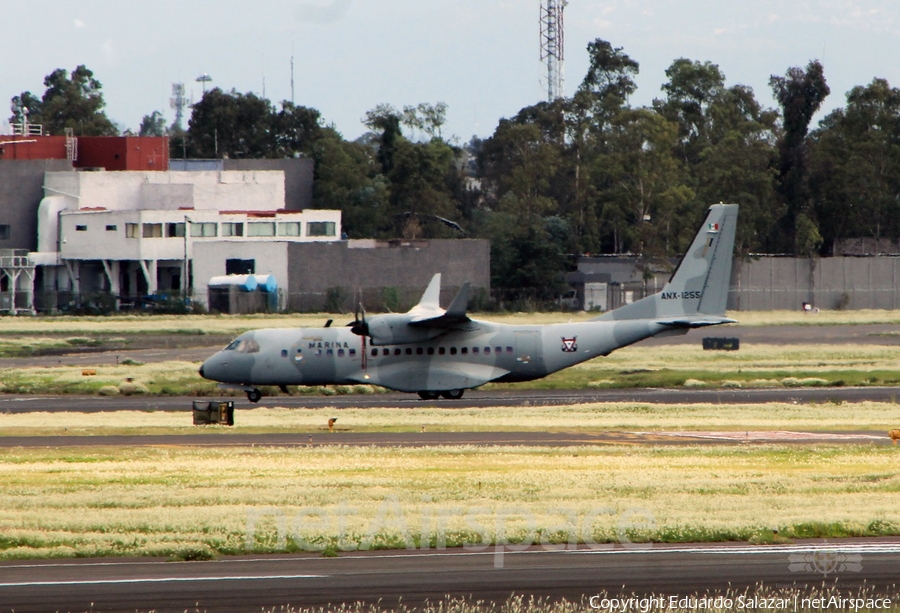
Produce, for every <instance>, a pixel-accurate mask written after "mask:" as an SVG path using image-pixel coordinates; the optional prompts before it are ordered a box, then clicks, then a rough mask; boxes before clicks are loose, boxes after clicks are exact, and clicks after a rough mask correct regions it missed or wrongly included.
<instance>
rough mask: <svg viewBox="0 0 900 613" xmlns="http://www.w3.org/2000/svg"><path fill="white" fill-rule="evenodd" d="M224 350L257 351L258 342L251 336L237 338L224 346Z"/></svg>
mask: <svg viewBox="0 0 900 613" xmlns="http://www.w3.org/2000/svg"><path fill="white" fill-rule="evenodd" d="M225 350H226V351H237V352H238V353H259V343H257V342H256V341H255V340H253V339H252V338H238V339H235V340H234V341H232V343H231V344H230V345H228V346H227V347H225Z"/></svg>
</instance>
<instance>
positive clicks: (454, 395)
mask: <svg viewBox="0 0 900 613" xmlns="http://www.w3.org/2000/svg"><path fill="white" fill-rule="evenodd" d="M463 391H464V390H446V391H443V392H441V396H443V397H444V398H446V399H447V400H459V399H460V398H462V396H463Z"/></svg>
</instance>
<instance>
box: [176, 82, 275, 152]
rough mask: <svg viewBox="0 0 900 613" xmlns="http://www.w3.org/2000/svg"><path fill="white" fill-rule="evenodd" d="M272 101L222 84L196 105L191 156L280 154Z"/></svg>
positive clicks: (207, 93)
mask: <svg viewBox="0 0 900 613" xmlns="http://www.w3.org/2000/svg"><path fill="white" fill-rule="evenodd" d="M274 117H275V112H274V109H273V108H272V103H271V102H269V101H268V100H265V99H263V98H260V97H258V96H257V95H256V94H254V93H247V94H241V93H238V92H236V91H235V90H231V92H223V91H222V90H221V89H219V88H218V87H216V88H214V89H211V90H210V91H208V92H206V94H205V95H204V96H203V99H202V100H200V102H198V103H197V104H195V105H194V110H193V112H192V113H191V119H190V122H189V123H188V126H189V127H188V140H187V142H188V156H189V157H199V158H221V157H223V156H227V157H230V158H242V159H246V158H267V157H268V158H271V157H279V156H278V152H277V149H278V148H277V138H276V135H275V130H274V126H273V123H274Z"/></svg>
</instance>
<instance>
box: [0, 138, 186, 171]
mask: <svg viewBox="0 0 900 613" xmlns="http://www.w3.org/2000/svg"><path fill="white" fill-rule="evenodd" d="M23 141H33V142H23ZM0 143H4V144H0V160H64V159H66V137H65V136H4V135H0ZM74 166H75V167H76V168H105V169H106V170H168V169H169V139H168V138H167V137H165V136H81V137H78V159H77V160H76V161H75V164H74Z"/></svg>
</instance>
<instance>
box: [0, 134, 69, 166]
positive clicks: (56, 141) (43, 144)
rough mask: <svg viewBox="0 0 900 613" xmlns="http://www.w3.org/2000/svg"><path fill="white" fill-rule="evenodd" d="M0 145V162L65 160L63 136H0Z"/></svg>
mask: <svg viewBox="0 0 900 613" xmlns="http://www.w3.org/2000/svg"><path fill="white" fill-rule="evenodd" d="M20 141H25V142H20ZM28 141H32V142H28ZM0 143H3V144H2V145H0V160H64V159H66V137H65V136H12V135H4V134H0Z"/></svg>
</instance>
